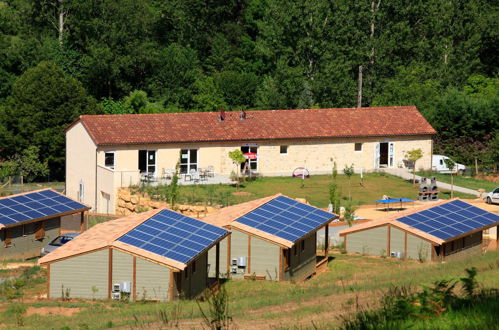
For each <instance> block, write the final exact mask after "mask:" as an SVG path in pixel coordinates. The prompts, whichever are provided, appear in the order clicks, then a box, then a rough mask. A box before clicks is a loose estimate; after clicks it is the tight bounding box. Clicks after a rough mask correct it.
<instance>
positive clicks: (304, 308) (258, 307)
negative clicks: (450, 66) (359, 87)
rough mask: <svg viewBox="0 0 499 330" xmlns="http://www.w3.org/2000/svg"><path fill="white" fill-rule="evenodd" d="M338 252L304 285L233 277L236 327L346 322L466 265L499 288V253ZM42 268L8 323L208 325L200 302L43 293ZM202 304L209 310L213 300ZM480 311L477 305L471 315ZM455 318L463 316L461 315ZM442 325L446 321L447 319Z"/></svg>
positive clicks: (1, 321) (7, 314)
mask: <svg viewBox="0 0 499 330" xmlns="http://www.w3.org/2000/svg"><path fill="white" fill-rule="evenodd" d="M332 256H333V257H334V259H333V260H332V261H331V262H330V264H329V269H328V270H327V271H326V272H324V273H322V274H320V275H319V276H316V277H314V278H312V279H311V280H309V281H306V282H303V283H298V284H293V283H276V282H269V281H240V280H239V281H236V280H235V281H228V282H227V283H226V284H225V287H226V288H227V291H228V293H229V298H230V314H231V316H232V318H233V324H234V326H235V327H236V328H241V329H259V328H274V329H297V328H300V329H308V328H315V329H329V328H335V327H338V326H341V323H342V322H341V316H342V315H348V314H351V313H354V312H355V311H356V310H357V309H358V308H359V306H364V307H365V306H367V308H376V307H377V306H378V303H379V299H380V297H381V296H382V295H383V293H384V292H386V291H387V290H388V289H389V288H390V287H393V286H406V287H409V286H410V287H413V288H418V287H419V288H421V287H422V286H427V285H431V284H432V283H433V282H434V281H436V280H440V279H458V278H460V277H463V276H464V275H465V272H464V269H465V268H470V267H472V266H475V267H476V268H477V269H478V276H477V280H478V282H479V283H480V285H481V286H483V287H486V288H497V287H499V262H498V260H499V252H487V253H486V254H485V255H482V256H478V257H475V258H472V259H467V260H463V261H457V262H452V263H446V264H421V263H418V262H415V261H403V260H395V259H382V258H375V257H363V256H354V255H342V254H332ZM31 273H33V272H31ZM37 274H38V275H36V276H34V277H32V278H31V279H30V280H26V281H25V283H24V285H23V286H22V287H21V288H20V289H19V290H20V291H22V297H19V298H17V299H15V300H14V301H12V300H11V301H7V300H6V297H5V296H1V297H0V299H2V300H3V302H1V303H0V311H1V314H0V315H1V316H0V317H1V318H0V326H5V327H7V328H18V324H19V320H21V322H22V324H24V327H25V328H28V329H42V328H43V329H52V328H55V329H105V328H113V327H131V328H135V329H145V328H149V327H152V328H159V327H163V328H168V327H174V326H178V327H180V328H200V327H201V323H202V319H201V314H200V311H199V308H198V305H197V304H196V302H195V301H176V302H171V303H145V302H135V303H126V302H115V301H84V300H78V299H70V300H69V301H61V300H60V299H59V300H46V299H35V298H33V297H34V296H37V295H40V294H42V293H44V292H45V289H46V284H45V277H44V271H43V270H42V271H38V272H37ZM458 289H459V288H458ZM2 292H3V291H2ZM200 304H201V306H202V307H204V308H206V303H204V302H201V303H200ZM13 306H14V307H13ZM50 313H52V314H50ZM71 314H72V315H71ZM472 314H473V311H470V313H469V316H468V317H472ZM453 317H454V319H458V318H459V317H460V315H454V316H453ZM469 320H470V319H468V321H469ZM437 324H439V323H437ZM423 326H425V328H431V327H432V326H431V323H430V324H426V323H424V322H423V323H421V324H420V327H423ZM436 328H445V327H444V326H442V324H440V326H437V327H436Z"/></svg>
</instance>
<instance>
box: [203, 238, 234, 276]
mask: <svg viewBox="0 0 499 330" xmlns="http://www.w3.org/2000/svg"><path fill="white" fill-rule="evenodd" d="M228 241H229V238H228V237H226V238H224V239H223V240H221V241H220V259H219V262H220V270H219V277H220V278H227V246H228V244H229V243H228ZM208 276H209V277H213V278H215V277H216V245H215V246H213V247H212V248H211V249H210V250H209V251H208Z"/></svg>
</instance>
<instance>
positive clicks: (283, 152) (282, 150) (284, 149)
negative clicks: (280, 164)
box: [279, 146, 288, 155]
mask: <svg viewBox="0 0 499 330" xmlns="http://www.w3.org/2000/svg"><path fill="white" fill-rule="evenodd" d="M279 152H280V153H281V155H287V154H288V146H280V147H279Z"/></svg>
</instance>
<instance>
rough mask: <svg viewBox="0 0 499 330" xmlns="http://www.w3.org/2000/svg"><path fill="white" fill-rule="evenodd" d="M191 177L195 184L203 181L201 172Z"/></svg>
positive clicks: (194, 173)
mask: <svg viewBox="0 0 499 330" xmlns="http://www.w3.org/2000/svg"><path fill="white" fill-rule="evenodd" d="M191 175H192V181H194V183H199V180H200V179H201V177H200V175H199V172H193V173H191Z"/></svg>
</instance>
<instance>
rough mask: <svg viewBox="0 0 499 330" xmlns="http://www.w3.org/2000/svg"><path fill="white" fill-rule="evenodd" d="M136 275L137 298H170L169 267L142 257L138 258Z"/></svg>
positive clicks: (161, 299) (162, 299)
mask: <svg viewBox="0 0 499 330" xmlns="http://www.w3.org/2000/svg"><path fill="white" fill-rule="evenodd" d="M113 259H114V258H113ZM113 262H114V260H113ZM136 277H137V284H136V285H137V289H136V290H137V291H136V295H137V300H159V301H166V300H168V297H169V294H168V293H169V285H170V269H169V268H167V267H165V266H162V265H159V264H156V263H153V262H150V261H147V260H144V259H142V258H137V265H136ZM132 285H133V284H132Z"/></svg>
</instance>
